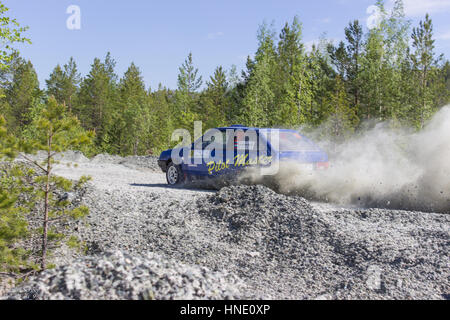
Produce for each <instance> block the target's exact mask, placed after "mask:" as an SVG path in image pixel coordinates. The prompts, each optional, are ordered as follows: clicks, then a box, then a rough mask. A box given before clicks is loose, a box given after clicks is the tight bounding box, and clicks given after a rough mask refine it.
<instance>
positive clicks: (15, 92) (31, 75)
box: [6, 58, 41, 133]
mask: <svg viewBox="0 0 450 320" xmlns="http://www.w3.org/2000/svg"><path fill="white" fill-rule="evenodd" d="M40 97H41V91H40V89H39V82H38V79H37V74H36V71H35V70H34V67H33V65H32V63H31V62H30V61H28V62H26V61H24V60H23V59H21V58H18V60H17V64H16V66H14V70H13V75H12V82H11V83H10V84H9V86H8V88H7V90H6V99H7V101H8V104H9V105H10V106H11V111H12V116H13V119H14V123H13V124H10V125H9V127H10V128H14V131H15V132H16V133H17V132H20V128H23V127H24V126H26V125H28V124H29V123H30V122H31V118H30V111H31V109H32V108H33V107H34V106H35V105H36V103H38V101H39V99H40Z"/></svg>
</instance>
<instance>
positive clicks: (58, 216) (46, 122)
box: [20, 97, 93, 270]
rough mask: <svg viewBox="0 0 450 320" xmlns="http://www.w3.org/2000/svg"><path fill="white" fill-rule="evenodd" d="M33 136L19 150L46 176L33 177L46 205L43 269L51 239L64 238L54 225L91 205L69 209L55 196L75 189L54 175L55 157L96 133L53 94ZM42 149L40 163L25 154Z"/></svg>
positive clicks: (36, 121) (79, 214)
mask: <svg viewBox="0 0 450 320" xmlns="http://www.w3.org/2000/svg"><path fill="white" fill-rule="evenodd" d="M32 126H33V128H34V133H35V134H34V136H33V137H32V138H28V139H24V140H22V141H21V142H20V149H21V151H23V152H24V154H22V157H24V158H25V159H26V160H27V161H29V162H30V163H32V164H34V165H36V166H37V167H38V168H39V170H40V172H41V173H42V174H43V175H39V176H37V177H36V178H35V179H34V183H35V184H36V185H37V188H38V192H37V196H38V197H41V198H42V200H43V202H44V204H43V212H42V251H41V261H40V265H41V269H42V270H45V269H46V267H47V255H48V250H49V242H53V241H58V240H61V239H62V238H63V237H64V234H61V233H58V232H57V231H56V228H51V226H52V224H55V223H64V222H66V221H67V220H69V219H79V218H81V217H83V216H86V215H87V214H88V208H87V207H85V206H80V207H77V208H74V209H72V208H69V206H70V202H69V201H68V200H64V199H57V198H56V197H55V195H54V192H53V191H54V190H55V189H56V188H59V189H63V190H65V191H67V192H68V191H70V190H72V188H74V186H73V183H72V182H71V181H70V180H67V179H64V178H62V177H59V176H55V175H54V174H53V168H54V164H55V163H56V161H55V159H54V157H55V155H56V154H57V153H59V152H64V151H67V150H75V149H76V148H79V147H80V146H81V145H85V144H89V143H91V140H92V138H93V132H85V131H84V130H82V129H81V127H80V122H79V120H78V119H77V118H75V117H73V116H68V115H67V109H66V107H65V106H64V105H62V104H58V102H57V101H56V99H55V98H54V97H50V99H49V100H48V103H47V105H46V107H45V109H43V110H42V112H41V114H40V116H39V117H38V118H36V119H34V120H33V123H32ZM39 150H43V151H45V153H46V157H45V159H44V161H42V162H38V161H35V160H33V159H31V158H29V157H28V156H27V155H25V153H35V152H37V151H39ZM86 180H87V178H86V177H83V178H82V179H80V182H79V183H78V184H77V185H76V186H75V188H77V187H79V186H80V184H81V183H84V182H85V181H86Z"/></svg>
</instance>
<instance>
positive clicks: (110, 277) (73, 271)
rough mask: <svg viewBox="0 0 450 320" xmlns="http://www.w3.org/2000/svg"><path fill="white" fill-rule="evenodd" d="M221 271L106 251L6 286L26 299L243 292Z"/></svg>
mask: <svg viewBox="0 0 450 320" xmlns="http://www.w3.org/2000/svg"><path fill="white" fill-rule="evenodd" d="M243 286H244V284H243V283H242V281H241V280H239V279H238V278H237V277H235V276H233V275H230V274H228V273H225V272H211V271H210V270H209V269H208V268H205V267H199V266H188V265H185V264H182V263H179V262H177V261H173V260H170V259H169V260H167V259H164V258H162V257H161V256H159V255H157V254H154V253H147V254H143V255H138V254H133V255H131V254H128V253H125V252H122V251H110V252H106V253H104V254H102V255H98V256H86V257H83V258H81V259H78V260H75V261H73V262H72V263H71V264H69V265H65V266H61V267H58V268H55V269H50V270H47V271H45V272H43V273H41V274H39V275H38V276H34V277H32V278H31V279H30V280H29V281H28V282H27V283H26V284H24V285H21V286H19V287H16V288H15V289H13V290H12V291H10V292H9V294H8V296H7V298H8V299H26V300H97V299H102V300H155V299H156V300H181V299H183V300H184V299H186V300H197V299H237V298H242V297H244V296H243V295H242V294H241V293H240V291H239V289H240V288H241V287H243Z"/></svg>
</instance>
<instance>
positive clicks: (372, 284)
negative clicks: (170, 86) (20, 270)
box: [10, 156, 450, 299]
mask: <svg viewBox="0 0 450 320" xmlns="http://www.w3.org/2000/svg"><path fill="white" fill-rule="evenodd" d="M72 158H73V157H72ZM69 160H72V159H69ZM76 160H77V167H76V168H75V167H68V166H67V165H66V164H65V163H62V164H60V165H58V166H57V167H56V169H55V173H56V174H58V175H61V176H64V177H66V178H70V179H78V178H79V177H81V176H82V175H90V176H92V178H93V180H92V181H91V182H90V185H89V187H88V189H87V190H86V192H85V193H84V194H82V195H77V197H79V198H80V199H81V202H82V203H84V204H86V205H87V206H88V207H89V208H90V215H89V217H88V218H87V219H86V220H85V221H82V222H78V223H75V224H74V225H72V226H70V227H71V228H72V229H73V230H74V234H75V235H76V236H77V237H78V238H80V239H81V240H83V241H84V242H85V243H86V247H87V256H83V255H80V254H79V253H76V252H73V251H71V250H68V249H67V248H65V249H63V250H61V251H59V252H58V253H57V255H56V257H55V262H56V263H57V265H59V267H58V268H57V269H55V270H52V271H49V273H47V274H45V275H40V276H37V277H36V278H33V279H31V280H30V281H29V282H28V283H27V284H25V285H23V286H21V287H19V288H16V289H15V290H14V291H13V292H11V294H10V297H11V298H19V299H21V298H27V297H30V292H32V293H34V297H35V298H38V299H56V298H67V299H76V298H77V297H82V298H83V297H88V298H95V296H93V295H92V293H90V292H88V291H89V289H88V288H89V287H101V286H107V287H108V290H109V291H108V292H107V293H105V294H102V295H101V296H99V297H98V298H101V299H110V298H114V299H116V298H119V299H127V298H130V297H131V298H145V297H147V296H148V290H150V292H156V293H157V296H158V298H160V299H170V298H173V297H176V298H180V299H183V298H187V299H190V298H191V297H195V298H197V299H211V298H219V299H220V298H224V297H233V298H268V299H448V298H449V293H450V282H449V281H450V280H449V279H450V262H449V261H450V259H449V252H450V250H449V249H450V216H449V215H445V214H438V213H422V212H414V211H401V210H387V209H358V208H351V207H348V208H345V207H337V206H334V205H332V204H325V203H311V202H309V201H307V200H305V199H303V198H301V197H299V196H286V195H282V194H277V193H275V192H274V191H272V190H270V189H268V188H266V187H263V186H233V187H227V188H223V189H221V190H220V191H218V192H216V191H210V190H200V189H190V188H183V187H181V188H171V187H168V186H167V185H166V182H165V176H164V174H163V173H161V172H158V171H157V167H155V162H156V161H155V159H154V158H138V159H133V158H128V159H125V160H124V159H123V158H120V157H110V156H98V157H96V158H95V159H94V160H91V161H89V160H88V159H84V158H80V157H76ZM146 161H147V162H149V163H150V162H151V163H150V164H148V163H146ZM153 254H156V256H157V257H158V259H159V260H157V261H162V262H161V263H156V264H155V263H150V262H149V260H148V258H146V257H147V256H148V255H150V256H152V255H153ZM141 255H143V256H141ZM128 256H130V258H129V259H128V258H127V259H125V258H123V257H128ZM117 257H119V258H120V259H119V258H117ZM77 259H78V260H77ZM165 259H170V261H176V263H175V262H174V268H175V269H177V268H178V269H177V270H181V271H180V272H178V271H177V272H178V273H177V272H175V271H173V272H172V271H170V270H169V271H167V266H168V264H167V263H166V262H165V261H167V260H165ZM74 260H75V261H74ZM98 261H102V263H101V264H99V265H98V267H96V265H97V262H98ZM105 261H106V262H105ZM127 261H138V263H134V262H133V263H132V262H127ZM141 262H142V263H141ZM178 263H180V264H181V265H182V269H180V268H179V267H177V265H178ZM105 264H106V265H108V266H109V265H111V264H112V265H115V266H116V267H108V268H107V269H106V272H105V270H104V268H105ZM71 265H78V266H84V265H90V266H91V267H89V268H81V269H82V270H74V268H71V267H70V266H71ZM199 267H200V268H207V270H208V271H202V272H200V273H199V272H198V271H195V270H199V269H198V268H199ZM114 268H117V269H118V270H120V271H119V272H115V271H114ZM130 268H131V269H130ZM75 269H76V268H75ZM78 269H79V268H78ZM124 270H125V271H124ZM130 270H131V271H130ZM158 270H165V271H164V272H165V273H167V274H170V275H171V276H170V277H169V278H167V277H163V279H162V280H161V279H159V278H158V279H159V280H158V281H159V282H158V283H159V284H161V281H162V282H163V283H164V284H163V286H164V288H166V287H167V288H180V286H181V287H186V288H187V289H186V290H185V291H182V292H181V293H180V294H175V295H174V294H173V293H170V290H169V291H158V290H157V288H154V289H155V290H153V291H152V290H151V288H150V289H149V286H150V287H151V286H152V285H155V284H154V283H155V282H154V279H155V278H154V277H153V276H151V275H152V274H161V272H160V271H158ZM209 270H210V271H209ZM142 273H144V274H149V275H150V276H145V277H144V278H142V277H143V276H141V274H142ZM105 274H106V275H107V281H106V280H105V279H104V278H102V275H103V277H104V275H105ZM186 274H189V275H191V274H195V277H194V278H193V280H192V281H191V280H189V281H187V280H185V278H186V277H188V278H189V276H186ZM218 274H225V275H227V279H228V280H227V281H224V282H222V285H223V288H224V290H223V292H224V293H223V294H222V295H219V296H217V295H216V296H213V295H211V294H209V293H211V292H213V291H214V292H215V290H213V289H214V288H216V287H217V286H215V285H214V283H217V282H218V281H219V280H218V278H217V277H218V276H217V275H218ZM110 277H112V279H110ZM133 277H134V278H133ZM136 277H137V278H136ZM173 277H175V278H176V279H178V280H176V281H181V283H184V284H183V285H174V282H173V281H175V280H173V279H175V278H173ZM180 277H181V278H180ZM196 277H197V278H196ZM211 277H212V278H211ZM215 277H216V278H215ZM108 279H109V280H108ZM142 279H144V280H142ZM180 279H182V280H180ZM183 279H184V280H183ZM211 279H212V280H211ZM214 279H216V280H214ZM152 281H153V282H152ZM186 281H187V282H186ZM241 281H242V283H241ZM74 283H75V284H76V285H74ZM115 283H117V286H115V285H114V284H115ZM198 283H200V284H205V286H206V287H201V288H199V287H198ZM130 286H132V287H133V286H134V287H133V288H134V289H133V290H131V289H130V290H131V291H132V295H126V294H123V290H124V289H123V288H130ZM211 288H213V289H211ZM171 290H172V289H171ZM198 290H200V291H198ZM183 292H184V293H183ZM195 292H200V293H195ZM202 292H203V293H202ZM230 292H231V294H230Z"/></svg>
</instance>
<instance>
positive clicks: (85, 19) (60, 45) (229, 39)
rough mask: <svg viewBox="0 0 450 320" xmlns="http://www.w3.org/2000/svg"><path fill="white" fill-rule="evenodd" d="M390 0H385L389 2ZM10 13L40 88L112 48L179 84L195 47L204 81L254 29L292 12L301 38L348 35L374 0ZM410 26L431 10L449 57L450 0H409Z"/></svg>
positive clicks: (38, 5)
mask: <svg viewBox="0 0 450 320" xmlns="http://www.w3.org/2000/svg"><path fill="white" fill-rule="evenodd" d="M391 1H392V0H386V3H387V6H389V4H390V2H391ZM2 2H3V3H4V4H5V5H6V6H7V7H9V8H10V12H9V15H10V16H12V17H15V18H17V20H18V21H19V22H20V23H21V24H22V25H26V26H29V27H30V29H29V31H28V32H27V36H28V37H29V38H31V40H32V42H33V44H32V45H26V46H20V47H19V49H20V51H21V54H22V56H24V57H25V58H27V59H30V60H31V61H32V62H33V64H34V66H35V68H36V70H37V72H38V75H39V80H40V84H41V87H45V79H47V78H48V76H49V74H50V72H51V71H52V69H53V68H54V67H55V66H56V64H57V63H59V64H64V63H66V62H67V61H68V59H69V58H70V57H71V56H73V57H74V58H75V60H76V62H77V64H78V67H79V70H80V72H81V73H82V75H85V74H86V73H88V72H89V69H90V65H91V64H92V61H93V59H94V58H95V57H104V56H105V54H106V52H108V51H110V52H111V54H112V56H113V57H114V58H115V60H116V61H117V69H116V71H117V73H118V74H119V76H121V75H122V74H123V72H125V71H126V69H127V67H128V66H129V64H130V63H131V62H132V61H133V62H134V63H135V64H136V65H137V66H138V67H139V68H140V70H141V71H142V74H143V77H144V80H145V82H146V84H147V86H151V87H152V88H153V89H155V88H156V87H157V85H158V83H160V82H161V83H162V84H163V85H165V86H168V87H171V88H175V87H176V82H177V74H178V67H179V66H180V65H181V64H182V63H183V61H184V59H185V58H186V56H187V55H188V53H189V52H190V51H192V53H193V58H194V63H195V64H196V66H197V67H198V68H199V70H200V73H201V74H202V75H203V79H204V80H205V79H208V78H209V75H211V74H212V73H213V71H214V69H215V67H216V66H217V65H222V66H223V67H224V68H226V69H229V68H230V67H231V65H233V64H235V65H237V66H238V68H239V69H241V68H243V67H244V65H245V59H246V56H247V55H249V54H253V53H254V52H255V50H256V46H257V41H256V32H257V29H258V26H259V25H260V24H261V23H262V22H263V21H267V22H269V23H270V22H272V21H273V22H274V26H275V27H276V29H277V30H279V29H280V28H281V27H282V25H283V24H284V23H285V22H286V21H292V18H293V17H294V16H295V15H298V16H299V17H300V20H301V22H302V24H303V40H304V42H305V43H306V44H307V46H310V45H311V43H312V42H314V41H316V40H317V39H318V38H320V37H321V35H323V34H325V35H326V37H327V38H330V39H335V40H336V41H337V40H339V39H342V38H343V37H344V27H345V26H346V25H347V24H348V22H349V21H350V20H353V19H359V20H360V21H361V22H362V23H363V24H364V25H365V24H366V21H367V18H368V17H369V14H368V13H367V8H368V7H369V6H370V5H372V4H373V3H374V2H375V0H316V1H311V0H278V1H276V0H270V1H269V0H267V1H266V0H259V1H257V0H256V1H253V0H252V1H251V0H191V1H185V0H184V1H179V0H171V1H153V0H128V1H116V0H115V1H111V0H90V1H89V0H39V1H35V0H2ZM404 3H405V11H406V14H407V17H408V18H410V19H411V20H412V23H413V25H417V23H418V21H419V20H420V19H421V18H423V16H424V15H425V12H430V15H431V17H432V19H433V23H434V31H435V37H436V38H437V40H436V51H437V52H438V53H444V54H445V56H446V58H449V57H450V20H449V19H448V17H449V16H450V0H404ZM70 5H77V6H79V8H80V9H81V29H80V30H69V29H68V28H67V26H66V20H67V19H68V18H69V16H70V15H69V14H67V13H66V10H67V8H68V7H69V6H70Z"/></svg>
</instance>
